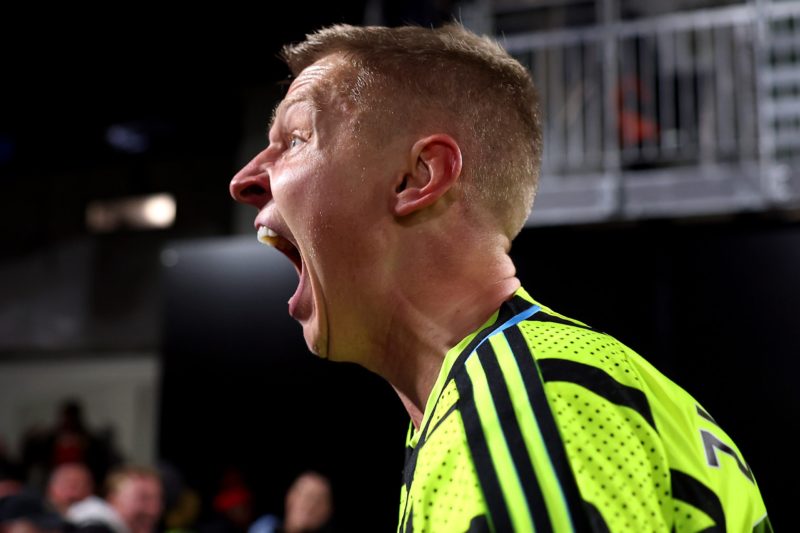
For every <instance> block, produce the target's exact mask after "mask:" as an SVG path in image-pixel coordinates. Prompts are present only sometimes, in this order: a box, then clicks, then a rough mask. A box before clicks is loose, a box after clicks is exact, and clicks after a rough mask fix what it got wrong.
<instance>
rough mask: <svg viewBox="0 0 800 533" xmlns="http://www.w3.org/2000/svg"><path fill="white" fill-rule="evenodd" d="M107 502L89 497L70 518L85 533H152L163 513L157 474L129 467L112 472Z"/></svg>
mask: <svg viewBox="0 0 800 533" xmlns="http://www.w3.org/2000/svg"><path fill="white" fill-rule="evenodd" d="M106 485H107V495H106V501H104V500H101V499H100V498H96V497H89V498H87V499H85V500H83V501H81V502H79V503H77V504H75V505H73V506H72V507H70V508H69V511H68V512H67V517H68V518H69V519H70V521H71V522H73V523H74V524H75V525H76V526H78V529H79V531H81V532H83V533H89V532H91V533H109V532H110V533H153V532H154V531H155V530H156V526H157V525H158V521H159V519H160V518H161V512H162V509H163V503H162V489H161V479H160V478H159V475H158V472H157V471H156V470H153V469H151V468H146V467H141V466H128V467H123V468H119V469H117V470H115V471H114V472H112V473H111V474H110V475H109V477H108V480H107V482H106Z"/></svg>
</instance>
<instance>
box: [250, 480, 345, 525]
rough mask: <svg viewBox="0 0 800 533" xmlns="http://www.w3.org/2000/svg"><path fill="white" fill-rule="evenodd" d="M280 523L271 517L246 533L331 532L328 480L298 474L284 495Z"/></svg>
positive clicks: (331, 501)
mask: <svg viewBox="0 0 800 533" xmlns="http://www.w3.org/2000/svg"><path fill="white" fill-rule="evenodd" d="M284 513H285V514H284V520H283V523H281V521H280V520H279V519H278V518H277V517H276V516H274V515H266V516H263V517H261V518H259V519H258V520H256V521H255V522H254V523H253V525H252V526H250V530H249V532H248V533H279V532H280V533H312V532H323V531H324V532H330V531H332V529H331V525H330V522H331V516H332V514H333V495H332V492H331V485H330V482H329V481H328V479H327V478H326V477H324V476H322V475H320V474H318V473H316V472H305V473H303V474H301V475H300V476H299V477H298V478H297V479H296V480H295V481H294V483H292V486H291V487H289V491H288V492H287V493H286V502H285V509H284Z"/></svg>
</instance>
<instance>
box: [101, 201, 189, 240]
mask: <svg viewBox="0 0 800 533" xmlns="http://www.w3.org/2000/svg"><path fill="white" fill-rule="evenodd" d="M176 211H177V208H176V206H175V198H174V197H173V196H172V195H171V194H166V193H162V194H154V195H151V196H142V197H136V198H123V199H118V200H102V201H101V200H97V201H94V202H91V203H90V204H89V205H88V206H87V208H86V226H87V227H88V228H89V230H91V231H93V232H95V233H109V232H112V231H116V230H118V229H121V228H130V229H160V228H168V227H170V226H172V225H173V224H174V223H175V214H176Z"/></svg>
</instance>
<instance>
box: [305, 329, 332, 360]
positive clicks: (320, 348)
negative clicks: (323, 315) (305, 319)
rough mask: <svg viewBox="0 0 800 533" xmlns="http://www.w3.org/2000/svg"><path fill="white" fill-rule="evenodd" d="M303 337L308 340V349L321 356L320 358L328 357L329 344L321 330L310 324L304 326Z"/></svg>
mask: <svg viewBox="0 0 800 533" xmlns="http://www.w3.org/2000/svg"><path fill="white" fill-rule="evenodd" d="M303 338H304V339H305V341H306V346H308V350H309V351H310V352H311V353H313V354H314V355H316V356H317V357H319V358H320V359H327V358H328V346H327V341H326V339H325V338H323V337H322V335H320V334H319V331H318V330H317V329H316V328H314V327H313V326H310V325H304V326H303Z"/></svg>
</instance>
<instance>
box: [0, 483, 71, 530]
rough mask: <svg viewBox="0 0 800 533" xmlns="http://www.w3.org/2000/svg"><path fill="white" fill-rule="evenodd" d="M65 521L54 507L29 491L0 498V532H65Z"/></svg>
mask: <svg viewBox="0 0 800 533" xmlns="http://www.w3.org/2000/svg"><path fill="white" fill-rule="evenodd" d="M66 531H67V523H66V522H65V521H64V520H63V519H62V518H61V516H60V515H59V514H58V513H57V512H56V510H55V509H51V508H49V507H48V506H47V505H46V503H45V502H44V500H42V498H40V497H39V496H36V495H35V494H33V493H30V492H25V491H23V492H19V493H17V494H13V495H10V496H6V497H5V498H2V499H0V533H66Z"/></svg>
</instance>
